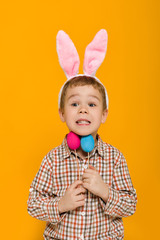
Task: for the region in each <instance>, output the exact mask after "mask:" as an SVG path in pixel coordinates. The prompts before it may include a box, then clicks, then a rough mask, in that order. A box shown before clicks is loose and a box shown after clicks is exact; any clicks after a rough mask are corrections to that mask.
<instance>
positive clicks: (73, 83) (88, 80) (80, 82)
mask: <svg viewBox="0 0 160 240" xmlns="http://www.w3.org/2000/svg"><path fill="white" fill-rule="evenodd" d="M86 85H91V86H92V87H94V88H95V89H97V90H98V91H99V92H100V94H101V96H102V101H103V110H106V109H107V105H106V93H105V89H104V87H103V85H102V84H100V83H99V82H98V81H96V79H95V78H93V77H89V76H77V77H73V78H72V79H71V80H69V81H68V82H66V84H65V85H64V87H63V90H62V94H61V98H60V110H61V111H63V110H64V104H65V97H66V93H67V89H68V88H71V87H77V86H86Z"/></svg>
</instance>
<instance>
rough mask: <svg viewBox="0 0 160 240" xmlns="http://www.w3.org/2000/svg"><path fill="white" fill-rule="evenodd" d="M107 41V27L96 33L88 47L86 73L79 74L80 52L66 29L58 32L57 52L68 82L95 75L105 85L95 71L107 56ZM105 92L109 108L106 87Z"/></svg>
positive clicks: (85, 64)
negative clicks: (75, 78) (76, 78)
mask: <svg viewBox="0 0 160 240" xmlns="http://www.w3.org/2000/svg"><path fill="white" fill-rule="evenodd" d="M107 41H108V35H107V32H106V30H105V29H101V30H100V31H99V32H98V33H97V34H96V35H95V37H94V39H93V40H92V42H91V43H90V44H89V45H88V46H87V47H86V50H85V55H84V64H83V71H84V74H78V72H79V64H80V60H79V55H78V52H77V50H76V48H75V46H74V44H73V42H72V40H71V39H70V37H69V36H68V35H67V34H66V33H65V32H64V31H62V30H60V31H59V32H58V34H57V53H58V57H59V62H60V65H61V67H62V69H63V71H64V72H65V75H66V77H67V81H66V82H68V81H69V80H71V79H72V78H73V77H76V76H90V77H93V78H94V79H95V80H96V81H97V82H99V83H100V84H101V85H102V86H103V87H104V85H103V84H102V83H101V82H100V80H99V79H98V78H97V77H95V73H96V71H97V69H98V68H99V66H100V65H101V63H102V62H103V60H104V58H105V55H106V50H107ZM66 82H65V83H64V85H65V84H66ZM64 85H63V86H62V88H61V90H60V93H59V100H58V104H59V106H60V99H61V94H62V90H63V87H64ZM104 89H105V87H104ZM105 93H106V106H107V109H108V95H107V91H106V89H105Z"/></svg>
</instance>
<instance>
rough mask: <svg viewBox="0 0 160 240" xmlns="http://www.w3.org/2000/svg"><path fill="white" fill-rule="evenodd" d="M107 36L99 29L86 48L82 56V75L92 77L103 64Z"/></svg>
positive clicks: (104, 31) (105, 32)
mask: <svg viewBox="0 0 160 240" xmlns="http://www.w3.org/2000/svg"><path fill="white" fill-rule="evenodd" d="M107 42H108V34H107V31H106V30H105V29H101V30H100V31H99V32H98V33H97V34H96V35H95V37H94V39H93V40H92V42H91V43H90V44H89V45H88V46H87V47H86V50H85V55H84V64H83V71H84V74H87V75H91V76H94V75H95V73H96V71H97V69H98V68H99V66H100V65H101V63H102V62H103V60H104V58H105V55H106V51H107Z"/></svg>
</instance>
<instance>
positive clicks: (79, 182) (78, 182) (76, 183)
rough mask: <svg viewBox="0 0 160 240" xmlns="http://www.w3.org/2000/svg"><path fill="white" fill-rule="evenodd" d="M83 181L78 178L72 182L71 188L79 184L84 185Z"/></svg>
mask: <svg viewBox="0 0 160 240" xmlns="http://www.w3.org/2000/svg"><path fill="white" fill-rule="evenodd" d="M82 183H83V182H82V181H81V180H76V181H75V182H74V183H72V185H71V186H70V188H71V189H74V188H77V187H78V185H82Z"/></svg>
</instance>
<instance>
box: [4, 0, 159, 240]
mask: <svg viewBox="0 0 160 240" xmlns="http://www.w3.org/2000/svg"><path fill="white" fill-rule="evenodd" d="M0 22H1V26H0V59H1V60H0V103H1V108H0V113H1V117H0V120H1V124H0V126H1V129H0V135H1V138H0V139H1V143H0V146H1V150H0V156H1V167H0V193H1V197H0V208H1V214H0V221H1V223H0V227H1V233H0V238H1V239H7V240H8V239H12V240H14V239H16V240H22V239H23V240H40V239H43V238H42V234H43V230H44V227H45V223H44V222H41V221H39V220H36V219H33V218H32V217H30V216H29V214H28V213H27V199H28V193H29V187H30V184H31V182H32V180H33V178H34V176H35V174H36V172H37V171H38V169H39V166H40V164H41V161H42V159H43V157H44V156H45V155H46V153H47V152H48V151H49V150H51V149H52V148H53V147H55V146H57V145H59V144H61V142H62V140H63V137H64V135H65V134H66V133H67V131H68V130H67V128H66V127H65V124H63V123H61V122H60V119H59V116H58V106H57V105H58V93H59V90H60V87H61V86H62V84H63V83H64V81H65V80H66V77H65V75H64V72H63V70H62V69H61V67H60V65H59V62H58V57H57V52H56V34H57V32H58V30H60V29H63V30H64V31H66V32H67V33H68V34H69V35H70V37H71V38H72V40H73V42H74V43H75V46H76V48H77V50H78V53H79V56H80V60H81V65H80V73H83V72H82V65H83V57H84V51H85V47H86V45H87V44H88V43H89V42H90V41H91V40H92V39H93V37H94V36H95V34H96V33H97V31H99V30H100V29H101V28H105V29H106V30H107V31H108V36H109V38H108V50H107V55H106V58H105V61H104V62H103V64H102V65H101V67H100V69H99V70H98V71H97V74H96V76H97V77H98V78H100V79H101V81H102V82H103V83H104V84H105V86H106V88H107V91H108V95H109V115H108V119H107V122H106V124H105V125H103V126H102V127H101V128H100V130H99V133H100V135H101V137H102V139H103V140H104V141H106V142H108V143H110V144H112V145H113V146H115V147H117V148H118V149H120V150H121V151H122V152H123V154H124V156H125V157H126V159H127V163H128V167H129V170H130V174H131V178H132V182H133V184H134V187H135V188H136V190H137V194H138V205H137V211H136V213H135V214H134V215H133V216H131V217H128V218H126V219H124V226H125V240H132V239H133V240H135V239H136V240H142V239H158V236H159V214H160V213H159V190H160V189H159V157H160V151H159V134H160V131H159V122H160V109H159V90H160V83H159V81H160V80H159V78H160V70H159V60H160V47H159V42H160V25H159V22H160V2H159V1H158V0H157V1H156V0H152V1H151V0H150V1H149V0H148V1H147V0H145V1H144V0H141V1H139V0H135V1H127V0H123V1H119V0H116V1H107V0H99V1H97V0H92V1H90V0H88V1H86V0H81V1H75V0H74V1H73V0H68V1H67V0H65V1H64V0H63V1H56V2H55V1H51V0H50V1H34V0H32V1H30V0H28V1H20V0H15V1H7V0H6V1H1V4H0Z"/></svg>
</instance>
